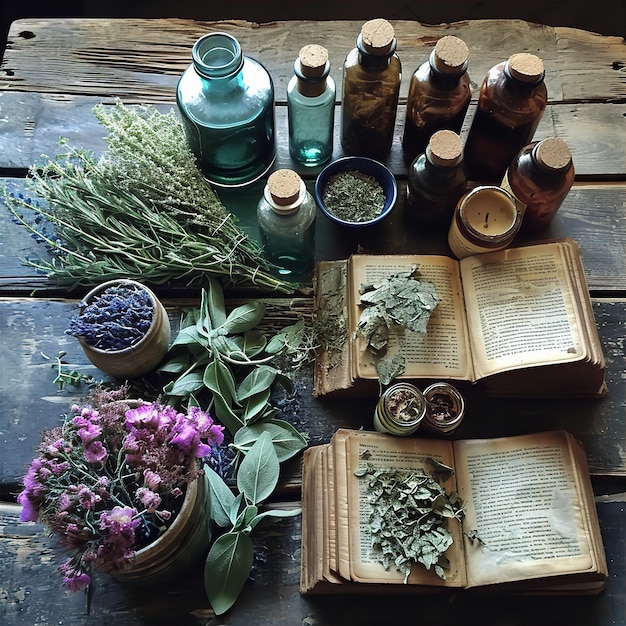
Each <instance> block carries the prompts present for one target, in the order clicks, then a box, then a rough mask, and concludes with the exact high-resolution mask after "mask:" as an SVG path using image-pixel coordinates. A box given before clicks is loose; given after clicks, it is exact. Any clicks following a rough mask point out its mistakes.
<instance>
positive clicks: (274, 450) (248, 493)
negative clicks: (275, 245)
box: [159, 279, 307, 614]
mask: <svg viewBox="0 0 626 626" xmlns="http://www.w3.org/2000/svg"><path fill="white" fill-rule="evenodd" d="M264 313H265V308H264V306H263V304H262V303H261V302H259V301H249V302H246V303H245V304H242V305H241V306H238V307H236V308H235V309H233V310H232V311H231V312H230V313H229V314H227V311H226V307H225V303H224V294H223V291H222V289H221V286H220V284H219V283H218V282H217V280H215V279H209V281H208V288H207V289H204V290H203V291H202V300H201V303H200V308H199V309H192V310H191V311H189V312H188V313H187V315H186V316H185V318H184V319H183V321H182V323H181V328H180V331H179V333H178V335H177V337H176V338H175V340H174V342H173V344H172V346H171V348H170V351H169V354H168V356H167V357H166V360H165V362H164V364H163V365H162V366H161V367H160V368H159V371H160V372H161V373H162V374H164V375H170V376H173V377H174V379H173V380H172V381H171V382H170V383H168V384H167V385H166V386H165V387H164V393H165V394H166V398H168V399H169V401H170V402H171V403H174V404H179V403H180V404H185V403H188V404H194V403H196V402H197V399H198V398H200V397H203V396H204V395H209V396H210V398H211V400H210V404H209V410H210V412H211V414H212V415H214V416H215V417H216V418H217V420H218V421H219V422H220V423H221V424H223V425H224V426H226V428H227V429H228V431H229V432H230V434H231V436H232V443H231V444H230V445H231V449H232V450H234V451H235V454H236V456H235V460H234V463H235V465H236V476H237V490H238V493H237V494H236V495H235V494H234V493H233V492H232V491H231V489H230V487H229V486H228V485H227V484H226V483H225V481H224V479H223V478H222V477H221V476H220V475H219V474H218V473H216V472H215V471H213V469H212V468H211V467H210V466H209V465H206V466H205V475H206V477H207V480H208V486H209V494H210V497H209V501H208V509H207V510H208V513H209V516H210V518H211V520H212V522H213V525H214V527H215V529H216V531H217V534H219V536H218V537H217V539H216V540H215V541H214V542H213V544H212V546H211V549H210V551H209V554H208V556H207V560H206V566H205V587H206V591H207V595H208V598H209V601H210V602H211V606H212V607H213V610H214V611H215V612H216V614H222V613H224V612H225V611H227V610H228V609H229V608H230V607H231V606H232V605H233V603H234V602H235V601H236V599H237V597H238V596H239V594H240V592H241V589H242V588H243V585H244V583H245V581H246V579H247V577H248V575H249V573H250V569H251V567H252V560H253V545H252V539H251V537H250V534H251V532H252V531H253V529H254V528H255V527H256V526H257V525H258V524H259V523H260V522H261V521H263V520H270V521H271V520H272V519H275V518H283V517H288V516H293V515H297V514H299V513H300V509H291V510H282V509H278V510H277V509H268V510H264V511H261V509H260V507H261V505H262V504H263V503H264V502H265V501H266V500H267V498H269V496H270V495H271V494H272V492H273V491H274V489H275V487H276V485H277V482H278V478H279V473H280V464H281V463H282V462H283V461H286V460H288V459H290V458H292V457H293V456H295V455H296V454H297V453H298V452H300V451H301V450H302V449H303V448H305V447H306V445H307V442H306V439H305V438H304V436H303V435H302V434H300V433H299V432H298V431H297V430H296V429H295V428H294V427H293V426H292V425H291V424H290V423H289V422H287V421H285V420H282V419H279V418H278V410H277V409H276V408H275V407H273V406H272V404H271V401H270V399H271V393H272V386H273V385H274V383H275V382H280V383H281V384H282V385H283V386H284V387H286V388H288V389H289V388H290V386H291V381H290V380H289V378H288V377H287V376H285V375H284V374H282V372H280V371H279V370H278V369H277V368H275V367H273V366H272V365H271V362H272V360H273V359H275V358H276V357H277V356H278V355H281V354H286V355H288V357H290V358H296V359H300V358H301V356H300V348H299V342H300V340H301V339H302V337H303V329H302V327H303V324H302V323H301V322H298V323H296V324H294V325H293V326H292V327H288V328H285V329H283V330H281V331H280V332H278V333H277V334H276V335H274V336H273V337H271V338H270V339H268V338H267V337H266V336H265V334H264V333H263V332H262V331H261V330H259V329H258V328H257V326H258V325H259V324H260V322H261V321H262V319H263V317H264Z"/></svg>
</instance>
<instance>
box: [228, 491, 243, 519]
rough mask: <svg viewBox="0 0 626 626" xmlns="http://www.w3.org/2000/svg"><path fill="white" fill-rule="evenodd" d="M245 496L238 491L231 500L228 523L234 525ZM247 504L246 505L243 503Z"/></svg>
mask: <svg viewBox="0 0 626 626" xmlns="http://www.w3.org/2000/svg"><path fill="white" fill-rule="evenodd" d="M244 504H245V497H244V495H243V493H238V494H237V495H236V496H235V499H234V500H233V502H232V504H231V507H230V511H228V518H229V519H230V523H231V524H232V525H233V526H235V524H236V523H237V518H238V517H239V513H241V511H242V510H243V509H244ZM245 506H247V505H245Z"/></svg>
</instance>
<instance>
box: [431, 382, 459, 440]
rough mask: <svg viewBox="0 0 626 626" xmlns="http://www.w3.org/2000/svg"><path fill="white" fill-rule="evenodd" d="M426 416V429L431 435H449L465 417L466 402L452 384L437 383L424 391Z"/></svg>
mask: <svg viewBox="0 0 626 626" xmlns="http://www.w3.org/2000/svg"><path fill="white" fill-rule="evenodd" d="M424 399H425V400H426V414H425V415H424V428H425V429H427V430H428V431H429V432H431V433H437V434H440V435H441V434H444V435H448V434H450V433H452V431H454V430H455V429H456V428H457V427H458V426H459V424H460V423H461V422H462V421H463V418H464V417H465V401H464V400H463V396H462V395H461V394H460V393H459V391H458V389H457V388H456V387H454V386H452V385H451V384H450V383H446V382H437V383H433V384H432V385H430V386H429V387H426V389H424Z"/></svg>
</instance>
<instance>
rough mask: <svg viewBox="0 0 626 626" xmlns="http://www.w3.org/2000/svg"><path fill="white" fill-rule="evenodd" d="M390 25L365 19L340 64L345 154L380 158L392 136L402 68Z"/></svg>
mask: <svg viewBox="0 0 626 626" xmlns="http://www.w3.org/2000/svg"><path fill="white" fill-rule="evenodd" d="M396 45H397V44H396V38H395V34H394V30H393V26H392V25H391V24H390V23H389V22H388V21H387V20H384V19H375V20H370V21H369V22H366V23H365V24H364V25H363V27H362V28H361V33H360V34H359V36H358V37H357V41H356V48H354V49H353V50H351V51H350V52H349V53H348V56H347V57H346V60H345V61H344V65H343V90H342V98H341V146H342V148H343V151H344V153H345V154H348V155H358V156H366V157H370V158H374V159H383V158H385V157H386V156H387V154H388V153H389V150H390V149H391V144H392V141H393V136H394V127H395V122H396V112H397V109H398V97H399V95H400V80H401V76H402V67H401V63H400V59H399V57H398V55H397V54H396V52H395V50H396Z"/></svg>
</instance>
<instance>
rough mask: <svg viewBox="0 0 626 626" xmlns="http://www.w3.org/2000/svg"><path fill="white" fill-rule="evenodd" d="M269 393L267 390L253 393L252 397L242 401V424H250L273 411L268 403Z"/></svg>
mask: <svg viewBox="0 0 626 626" xmlns="http://www.w3.org/2000/svg"><path fill="white" fill-rule="evenodd" d="M270 395H271V392H270V390H269V389H266V390H265V391H261V392H259V393H255V394H254V395H253V396H250V397H248V398H246V399H245V400H244V401H243V403H242V404H243V411H242V421H243V423H244V424H252V423H253V422H256V421H258V420H259V419H260V418H261V417H264V416H266V415H267V414H268V411H273V410H274V409H273V407H272V405H271V404H270V403H269V400H270Z"/></svg>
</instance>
